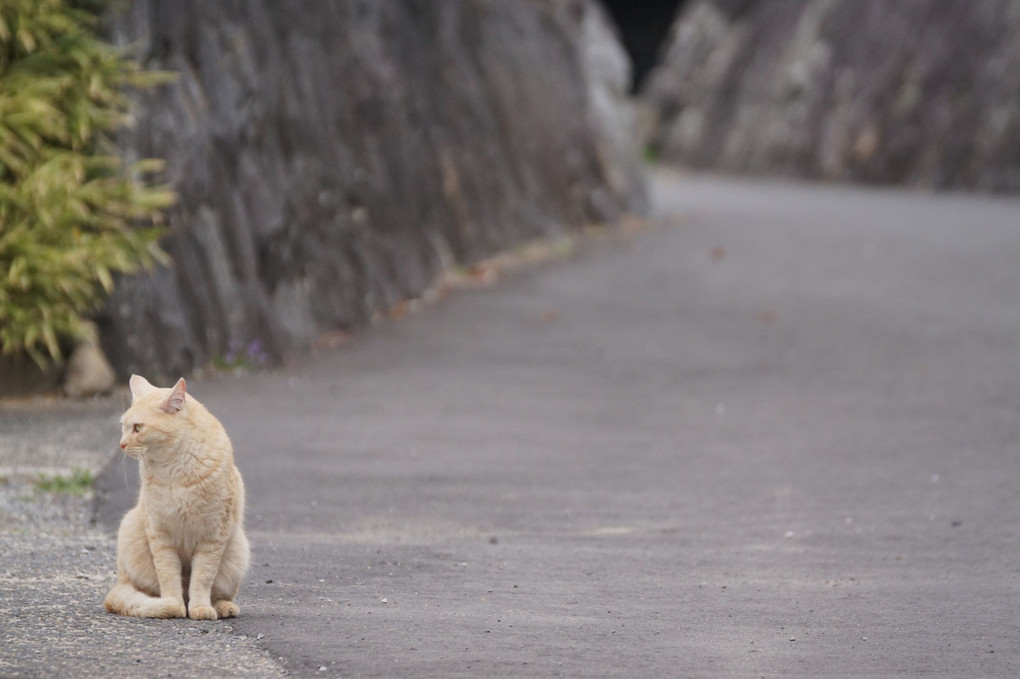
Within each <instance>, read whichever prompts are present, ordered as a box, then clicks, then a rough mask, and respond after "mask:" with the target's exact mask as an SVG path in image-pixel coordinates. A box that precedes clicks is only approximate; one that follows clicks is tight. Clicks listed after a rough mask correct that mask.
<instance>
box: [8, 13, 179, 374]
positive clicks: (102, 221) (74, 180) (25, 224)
mask: <svg viewBox="0 0 1020 679" xmlns="http://www.w3.org/2000/svg"><path fill="white" fill-rule="evenodd" d="M103 4H104V3H103V2H73V1H71V0H0V348H2V350H3V353H4V354H8V355H10V354H18V353H25V354H28V355H29V356H31V357H32V358H33V359H34V360H35V362H36V363H38V364H39V365H40V366H41V367H42V366H45V364H46V363H47V362H48V361H50V360H60V359H61V351H60V343H61V340H62V339H64V338H68V337H74V336H80V335H81V333H82V332H83V328H84V326H83V323H84V318H83V317H84V316H85V315H86V314H88V313H90V312H92V311H94V310H95V309H96V308H97V307H98V306H99V305H100V304H101V302H102V299H103V296H104V294H106V293H109V292H110V291H111V290H112V289H113V274H114V273H117V272H131V271H135V270H137V269H138V268H139V267H142V266H151V265H152V264H153V263H154V262H157V261H160V262H166V261H167V259H168V258H167V256H166V255H165V254H164V253H163V251H162V250H160V248H159V246H158V244H157V241H156V239H157V238H158V237H159V235H160V221H161V212H160V211H161V209H163V208H165V207H167V206H169V205H170V204H171V203H172V202H173V198H174V196H173V193H172V192H171V191H170V190H169V189H168V188H167V187H165V186H153V185H151V184H150V183H147V181H146V179H145V177H147V176H149V175H151V174H152V173H154V172H158V171H159V170H160V169H161V163H160V161H157V160H143V161H141V162H139V163H136V164H135V165H133V166H132V167H130V168H125V167H124V164H123V162H122V161H121V159H120V158H119V157H118V156H117V155H116V149H115V147H114V144H113V141H112V139H111V136H110V135H111V134H112V133H113V132H114V131H115V130H116V129H118V128H119V127H121V126H123V125H125V124H127V122H128V121H129V109H130V100H129V99H128V97H127V95H126V94H125V93H124V88H127V87H136V88H137V87H145V86H151V85H154V84H156V83H160V82H166V81H168V80H169V79H171V78H172V74H168V73H162V72H154V71H143V70H142V69H141V68H140V67H139V66H138V64H136V63H134V62H132V61H131V60H129V59H127V58H125V57H124V56H123V55H122V54H121V53H120V51H118V50H117V49H116V48H115V47H113V46H112V45H109V44H107V43H105V42H103V41H101V40H100V39H99V38H98V37H96V34H95V32H94V31H95V27H96V25H97V22H98V14H99V12H100V11H101V10H102V5H103ZM83 7H88V8H89V9H88V10H86V9H83Z"/></svg>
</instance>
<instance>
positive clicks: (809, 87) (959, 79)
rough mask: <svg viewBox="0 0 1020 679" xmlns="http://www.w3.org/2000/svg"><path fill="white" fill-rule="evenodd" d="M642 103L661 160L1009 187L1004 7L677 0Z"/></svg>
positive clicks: (1011, 163) (1007, 3)
mask: <svg viewBox="0 0 1020 679" xmlns="http://www.w3.org/2000/svg"><path fill="white" fill-rule="evenodd" d="M664 55H665V56H664V58H663V63H662V64H661V65H660V66H659V67H658V69H657V70H656V72H654V73H653V75H652V76H651V78H650V80H649V82H648V84H647V86H646V88H645V89H644V92H643V99H644V100H645V101H646V102H648V104H649V105H650V106H651V107H652V108H653V109H654V111H655V112H656V114H657V115H658V119H659V123H658V126H657V128H656V130H655V132H654V135H653V137H652V145H653V146H654V147H655V148H656V149H658V151H659V152H660V153H661V154H662V157H663V158H664V159H666V160H668V161H670V162H675V163H680V164H683V165H687V166H692V167H699V168H712V169H716V170H725V171H739V172H751V173H759V174H779V175H786V176H794V177H807V178H822V179H832V180H848V181H861V182H873V183H891V184H907V185H914V186H924V187H934V188H965V189H978V190H986V191H1010V192H1016V191H1018V190H1020V2H1017V1H1016V0H967V1H966V2H958V1H957V0H910V1H899V0H782V1H781V2H776V1H775V0H689V1H688V2H687V3H686V5H685V7H684V11H683V12H682V13H681V15H680V16H679V18H678V20H677V21H676V23H675V25H674V27H673V32H672V35H671V39H670V42H669V45H668V48H667V50H666V51H665V53H664Z"/></svg>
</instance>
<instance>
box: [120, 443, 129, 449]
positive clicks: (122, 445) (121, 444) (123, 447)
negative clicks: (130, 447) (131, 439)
mask: <svg viewBox="0 0 1020 679" xmlns="http://www.w3.org/2000/svg"><path fill="white" fill-rule="evenodd" d="M125 448H127V444H126V443H124V442H123V441H121V442H120V449H121V450H124V449H125Z"/></svg>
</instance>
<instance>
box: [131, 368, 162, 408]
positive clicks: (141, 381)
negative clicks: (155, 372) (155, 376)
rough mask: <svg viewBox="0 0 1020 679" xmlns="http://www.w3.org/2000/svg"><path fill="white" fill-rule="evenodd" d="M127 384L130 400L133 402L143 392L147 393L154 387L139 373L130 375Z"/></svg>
mask: <svg viewBox="0 0 1020 679" xmlns="http://www.w3.org/2000/svg"><path fill="white" fill-rule="evenodd" d="M128 385H129V386H130V387H131V402H132V403H134V402H135V401H137V400H138V399H139V398H141V397H142V396H143V395H144V394H147V393H149V392H150V391H152V390H153V389H155V388H156V387H154V386H152V385H151V384H149V380H147V379H145V378H144V377H142V376H141V375H132V376H131V379H130V380H129V381H128Z"/></svg>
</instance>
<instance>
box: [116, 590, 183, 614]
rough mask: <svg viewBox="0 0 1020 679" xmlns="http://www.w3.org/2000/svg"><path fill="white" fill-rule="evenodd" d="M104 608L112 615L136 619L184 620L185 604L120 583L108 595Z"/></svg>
mask: <svg viewBox="0 0 1020 679" xmlns="http://www.w3.org/2000/svg"><path fill="white" fill-rule="evenodd" d="M103 606H105V607H106V610H108V611H109V612H110V613H116V614H118V615H129V616H132V617H135V618H183V617H184V616H185V615H186V611H185V609H184V604H183V603H181V602H180V601H178V600H177V599H174V598H171V597H154V596H149V595H148V594H146V593H145V592H141V591H139V590H137V589H135V587H134V585H132V584H131V583H129V582H119V583H117V584H116V585H114V586H113V587H112V588H111V589H110V591H109V592H108V593H107V595H106V599H105V600H104V601H103Z"/></svg>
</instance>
